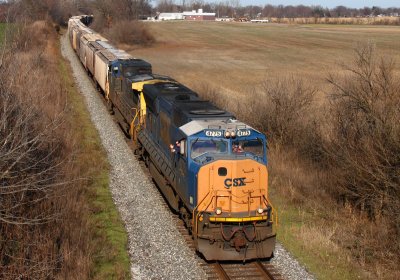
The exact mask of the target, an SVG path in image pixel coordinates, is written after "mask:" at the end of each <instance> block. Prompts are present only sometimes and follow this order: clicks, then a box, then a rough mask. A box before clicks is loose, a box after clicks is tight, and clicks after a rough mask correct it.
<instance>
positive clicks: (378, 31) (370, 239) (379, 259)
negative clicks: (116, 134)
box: [119, 22, 400, 279]
mask: <svg viewBox="0 0 400 280" xmlns="http://www.w3.org/2000/svg"><path fill="white" fill-rule="evenodd" d="M147 24H148V26H149V28H150V29H151V32H152V33H153V34H155V37H156V40H157V43H155V44H153V45H152V46H151V47H138V46H135V47H133V46H128V45H120V46H119V47H120V48H122V49H126V50H128V51H130V52H131V53H132V54H133V55H134V56H135V57H138V58H143V59H145V60H147V61H149V62H150V63H151V64H152V65H153V69H154V72H155V73H159V74H164V75H169V76H171V77H173V78H175V79H177V80H178V81H180V82H182V83H183V84H186V85H188V86H189V87H192V88H193V89H195V90H198V91H199V92H200V93H201V94H203V96H205V97H207V98H211V99H212V100H213V101H215V102H216V103H217V104H218V105H219V106H223V107H224V108H225V109H228V110H231V111H232V112H233V113H234V114H235V115H236V116H238V117H239V118H241V119H244V120H246V121H247V122H249V123H250V124H251V125H256V126H257V125H259V124H262V123H265V122H267V123H268V122H269V121H271V119H273V118H274V116H273V115H271V114H268V112H267V111H269V110H268V108H270V109H271V108H272V109H273V107H268V108H264V107H262V106H264V105H268V102H267V101H266V100H259V101H260V102H257V100H255V102H254V103H252V99H254V98H255V97H254V96H258V98H259V99H268V98H267V96H266V95H265V93H262V94H261V95H258V94H257V92H255V91H254V89H256V88H257V87H258V86H260V85H262V84H263V83H264V82H265V81H266V80H267V79H268V81H269V85H272V87H274V86H273V84H274V83H275V82H276V80H278V79H280V78H281V77H288V76H293V79H291V80H290V79H289V80H286V81H289V83H287V82H286V84H284V90H283V92H286V93H287V95H288V96H291V97H290V98H292V99H293V100H296V97H297V96H300V97H299V99H298V100H301V99H302V98H303V97H304V96H303V97H301V95H299V92H297V91H296V88H295V87H296V84H295V81H296V80H298V79H299V78H301V79H303V80H304V85H305V86H306V87H309V86H311V87H315V88H316V89H317V92H318V93H317V94H318V95H317V96H318V97H319V98H318V100H325V98H324V96H325V95H326V93H328V92H330V86H329V84H328V82H327V81H326V79H327V77H328V75H329V73H334V74H337V73H341V71H342V73H343V70H341V69H343V67H342V66H341V65H340V64H341V63H342V64H344V63H345V64H346V65H354V63H355V55H354V49H355V48H356V47H357V44H358V43H361V44H362V45H368V44H366V43H367V42H373V43H374V44H375V45H376V48H377V50H378V53H379V54H380V55H383V56H385V57H388V58H392V59H394V60H395V61H396V62H397V63H396V64H395V67H396V68H395V70H396V72H397V74H398V73H399V70H400V69H399V63H398V62H399V61H400V51H399V50H400V40H399V39H398V38H399V35H400V28H398V27H393V26H369V25H328V24H318V25H296V24H251V23H217V22H161V23H147ZM293 87H294V91H293ZM289 91H291V92H289ZM243 96H246V98H245V99H243V98H241V97H243ZM278 99H279V97H278ZM279 100H280V101H282V102H283V103H285V102H286V101H285V100H287V99H285V98H280V99H279ZM269 101H270V100H269ZM296 104H298V103H296ZM292 105H293V104H292ZM319 105H321V107H320V106H319ZM319 105H317V106H316V107H314V105H311V106H309V108H308V109H309V110H308V111H307V110H305V111H302V109H301V108H300V109H298V106H297V105H296V106H295V107H286V111H285V112H284V114H283V115H282V114H281V115H280V117H281V119H278V124H279V125H282V124H284V122H283V123H282V122H281V121H284V120H285V116H286V115H287V114H292V115H296V116H301V117H299V121H298V122H293V123H292V124H294V126H292V127H290V128H289V127H287V128H288V129H289V130H288V131H289V133H288V134H287V135H289V136H294V138H302V137H303V136H307V135H312V133H311V134H310V133H309V134H307V133H306V134H301V133H300V132H301V130H303V132H304V131H306V132H307V130H304V129H305V128H306V126H304V124H305V123H307V120H308V121H309V120H310V118H309V117H308V116H309V115H314V114H315V115H316V117H315V118H311V119H315V120H316V122H318V123H324V121H323V119H325V118H326V117H327V116H326V115H327V114H329V113H327V112H328V110H327V109H326V108H328V107H329V106H325V105H327V104H326V103H325V104H319ZM288 108H289V109H288ZM321 108H325V109H321ZM244 111H245V112H244ZM254 111H257V114H254V113H255V112H254ZM294 111H297V112H294ZM288 112H290V113H288ZM251 115H254V117H252V116H251ZM304 116H305V117H304ZM268 118H270V119H268ZM309 123H310V122H309ZM311 123H312V122H311ZM325 124H326V125H327V126H326V127H327V128H328V130H329V129H330V126H332V125H330V123H329V121H327V122H326V123H325ZM297 125H299V126H298V127H297ZM311 130H312V128H311ZM308 132H310V131H308ZM268 133H269V131H268V132H267V135H268V136H269V134H268ZM298 133H300V134H298ZM302 135H303V136H302ZM271 138H272V140H274V138H273V137H271ZM271 138H270V139H271ZM316 139H319V138H316ZM321 139H324V137H322V138H321ZM310 140H311V141H312V138H310ZM270 142H272V143H274V141H270ZM275 142H278V141H275ZM306 142H307V141H306ZM310 143H312V142H310ZM292 144H293V146H292V147H291V148H289V149H288V148H287V147H290V146H288V145H287V146H284V145H282V146H280V145H274V144H272V145H271V146H270V151H269V158H270V165H269V171H270V174H271V176H270V193H271V197H272V199H273V201H274V202H275V206H277V207H278V212H279V215H280V221H281V222H280V226H279V229H278V238H279V240H280V241H281V242H282V243H283V244H284V245H285V246H286V247H287V248H288V249H289V250H290V251H291V252H292V253H293V254H294V255H295V256H296V257H297V258H298V259H299V260H300V261H301V262H302V263H304V264H305V265H306V266H307V268H308V269H309V270H310V271H311V272H312V273H314V274H315V275H316V276H317V278H318V279H399V278H398V277H399V274H400V272H399V271H398V269H397V267H398V265H397V263H396V262H397V259H396V258H394V257H393V255H390V252H389V251H390V250H388V249H387V248H384V247H383V245H382V244H383V243H382V241H383V238H387V237H388V236H390V233H388V231H387V229H388V227H387V226H386V225H387V223H384V221H381V222H378V225H379V227H377V224H376V223H372V222H370V220H369V219H368V218H367V217H365V215H363V214H362V213H361V214H358V213H357V212H356V211H353V208H352V207H350V206H349V207H348V206H347V205H340V204H339V203H337V202H336V201H334V200H332V199H331V198H329V197H328V196H327V195H326V193H324V191H323V190H322V188H323V187H322V186H323V185H325V182H324V180H325V179H324V178H329V177H326V175H327V174H326V173H319V172H318V171H316V168H315V166H313V165H309V164H307V163H306V162H307V160H305V157H306V156H304V154H302V155H300V154H299V151H300V150H301V149H302V146H301V145H304V143H303V144H301V142H293V143H292ZM298 145H300V146H298ZM303 147H304V146H303ZM310 147H311V146H310ZM292 150H295V152H294V153H292V152H291V151H292ZM296 150H297V151H296ZM328 173H329V172H328ZM335 187H336V185H335V186H333V188H335ZM326 205H331V206H333V207H326ZM343 206H344V207H343ZM378 235H381V236H380V237H377V236H378ZM389 243H390V242H389Z"/></svg>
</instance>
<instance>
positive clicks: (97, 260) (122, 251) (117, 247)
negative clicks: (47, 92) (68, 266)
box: [59, 55, 130, 279]
mask: <svg viewBox="0 0 400 280" xmlns="http://www.w3.org/2000/svg"><path fill="white" fill-rule="evenodd" d="M59 72H60V76H61V77H62V79H63V82H64V84H65V88H66V89H67V91H68V98H69V108H70V112H69V115H68V117H67V119H68V121H69V122H71V126H72V129H73V133H74V134H75V135H76V139H79V143H78V151H79V152H78V154H77V155H76V162H77V163H78V164H79V165H80V167H81V174H82V176H83V177H84V178H88V180H84V184H86V185H87V186H86V187H85V188H84V192H85V196H86V199H87V204H88V210H89V215H88V216H89V223H90V227H91V232H92V235H93V236H92V237H91V244H90V246H91V248H93V250H92V251H93V255H92V256H91V260H92V268H91V275H90V278H91V279H128V278H130V262H129V255H128V252H127V241H128V236H127V233H126V230H125V228H124V225H123V222H122V220H121V218H120V216H119V213H118V211H117V209H116V206H115V204H114V202H113V199H112V196H111V192H110V189H109V175H108V174H109V164H108V161H107V156H106V153H105V151H104V149H103V147H102V145H101V141H100V138H99V135H98V133H97V131H96V129H95V128H94V126H93V124H92V123H91V120H90V116H89V112H88V111H87V109H86V106H85V103H84V99H83V96H82V95H80V94H79V92H78V90H77V89H76V86H75V83H74V80H73V77H72V70H71V68H70V65H69V64H68V62H66V61H65V60H64V59H63V58H62V56H61V55H60V59H59Z"/></svg>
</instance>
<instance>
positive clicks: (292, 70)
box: [121, 22, 400, 94]
mask: <svg viewBox="0 0 400 280" xmlns="http://www.w3.org/2000/svg"><path fill="white" fill-rule="evenodd" d="M148 24H149V26H150V28H151V30H152V33H153V34H155V37H156V40H157V43H156V44H155V45H153V46H152V47H147V48H136V49H133V48H132V47H131V48H128V47H127V46H121V48H125V49H128V50H130V51H131V53H132V54H133V55H134V56H136V57H140V58H143V59H145V60H148V61H149V62H151V63H152V65H153V67H154V72H155V73H160V74H165V75H169V76H172V77H174V78H175V79H177V80H179V81H180V82H182V83H184V84H187V85H189V86H197V85H198V84H199V83H207V84H209V85H211V86H215V87H218V88H220V89H221V90H224V91H226V92H229V93H230V92H234V93H236V94H246V93H247V92H248V91H249V90H251V89H253V88H254V86H256V85H259V84H260V83H262V82H263V81H264V80H265V79H266V78H272V79H274V78H276V77H279V76H282V75H295V76H301V77H303V78H304V79H306V80H310V81H312V83H314V84H316V85H319V86H320V87H321V88H322V89H323V88H324V86H325V81H324V79H325V78H326V77H327V75H328V73H329V72H332V71H337V70H338V69H339V67H338V63H339V62H342V61H347V60H350V59H352V57H353V48H354V47H355V46H356V44H357V42H363V41H368V40H371V41H373V42H375V43H376V46H377V48H378V50H379V51H380V52H381V53H382V54H384V55H387V56H390V57H393V58H394V59H396V60H397V61H399V60H400V51H399V50H400V40H399V39H398V38H399V36H400V28H398V27H391V26H338V25H282V24H279V25H277V24H251V23H220V22H218V23H217V22H162V23H148Z"/></svg>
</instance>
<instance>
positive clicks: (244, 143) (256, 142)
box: [232, 138, 264, 157]
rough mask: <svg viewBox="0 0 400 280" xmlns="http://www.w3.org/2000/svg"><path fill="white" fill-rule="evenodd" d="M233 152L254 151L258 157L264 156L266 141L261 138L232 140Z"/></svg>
mask: <svg viewBox="0 0 400 280" xmlns="http://www.w3.org/2000/svg"><path fill="white" fill-rule="evenodd" d="M232 153H233V154H240V153H252V154H254V155H256V156H258V157H263V156H264V143H263V141H262V140H261V139H258V138H257V139H251V140H241V141H234V142H232Z"/></svg>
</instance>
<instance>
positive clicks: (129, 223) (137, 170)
mask: <svg viewBox="0 0 400 280" xmlns="http://www.w3.org/2000/svg"><path fill="white" fill-rule="evenodd" d="M61 52H62V55H63V56H64V57H65V58H66V59H67V60H68V61H69V62H70V64H71V67H72V70H73V76H74V78H75V82H76V84H77V86H78V89H79V91H80V92H81V94H82V95H83V96H84V99H85V103H86V106H87V108H88V110H89V113H90V117H91V120H92V122H93V124H94V125H95V127H96V129H97V130H98V133H99V135H100V139H101V141H102V143H103V146H104V149H105V150H106V153H107V156H108V160H109V162H110V165H111V171H110V189H111V192H112V195H113V199H114V203H115V204H116V206H117V208H118V211H119V213H120V215H121V218H122V220H123V221H124V223H125V227H126V230H127V232H128V239H129V244H128V251H129V254H130V259H131V273H132V278H133V279H206V278H207V277H206V274H205V272H204V271H203V269H202V268H201V267H200V263H199V261H198V258H197V255H196V254H195V253H194V252H193V251H192V250H191V249H189V248H188V247H187V245H186V243H185V241H184V238H183V237H182V235H181V234H180V233H179V231H178V230H177V228H176V227H175V223H174V221H173V216H172V215H173V214H172V213H171V212H170V211H168V210H167V208H166V207H159V205H162V204H164V203H165V202H164V201H163V200H162V197H161V196H160V195H159V193H158V190H157V188H156V187H155V186H154V184H153V183H152V182H151V181H150V180H149V178H148V177H147V176H146V175H145V174H144V173H143V171H142V169H141V167H140V166H139V163H138V161H137V159H136V158H135V157H134V155H133V153H132V151H131V149H130V148H129V147H128V145H127V143H126V141H125V139H124V136H123V134H122V133H121V131H120V128H119V127H118V125H117V124H115V122H114V121H113V120H112V118H111V117H110V116H109V113H108V112H107V109H106V108H105V106H104V105H103V102H102V100H101V97H100V95H99V93H98V92H97V91H96V90H95V89H94V87H93V84H92V82H91V81H90V79H89V77H88V76H87V74H86V72H85V70H84V69H83V67H82V65H81V63H80V61H79V60H78V58H77V56H76V55H75V53H74V52H73V50H72V48H71V46H70V43H69V39H68V36H67V35H64V36H62V37H61ZM272 263H273V264H274V265H275V266H276V267H277V268H278V269H279V270H280V272H281V274H282V275H283V276H284V277H285V278H286V279H302V280H303V279H310V280H312V279H315V278H314V277H313V276H312V275H311V274H309V273H308V272H307V271H306V269H305V268H304V267H303V266H301V265H300V264H299V263H298V262H297V261H296V260H295V259H294V258H293V257H292V256H291V255H290V253H288V252H287V251H286V250H285V249H284V248H283V247H282V246H281V245H280V244H277V247H276V251H275V258H274V259H273V261H272Z"/></svg>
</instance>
